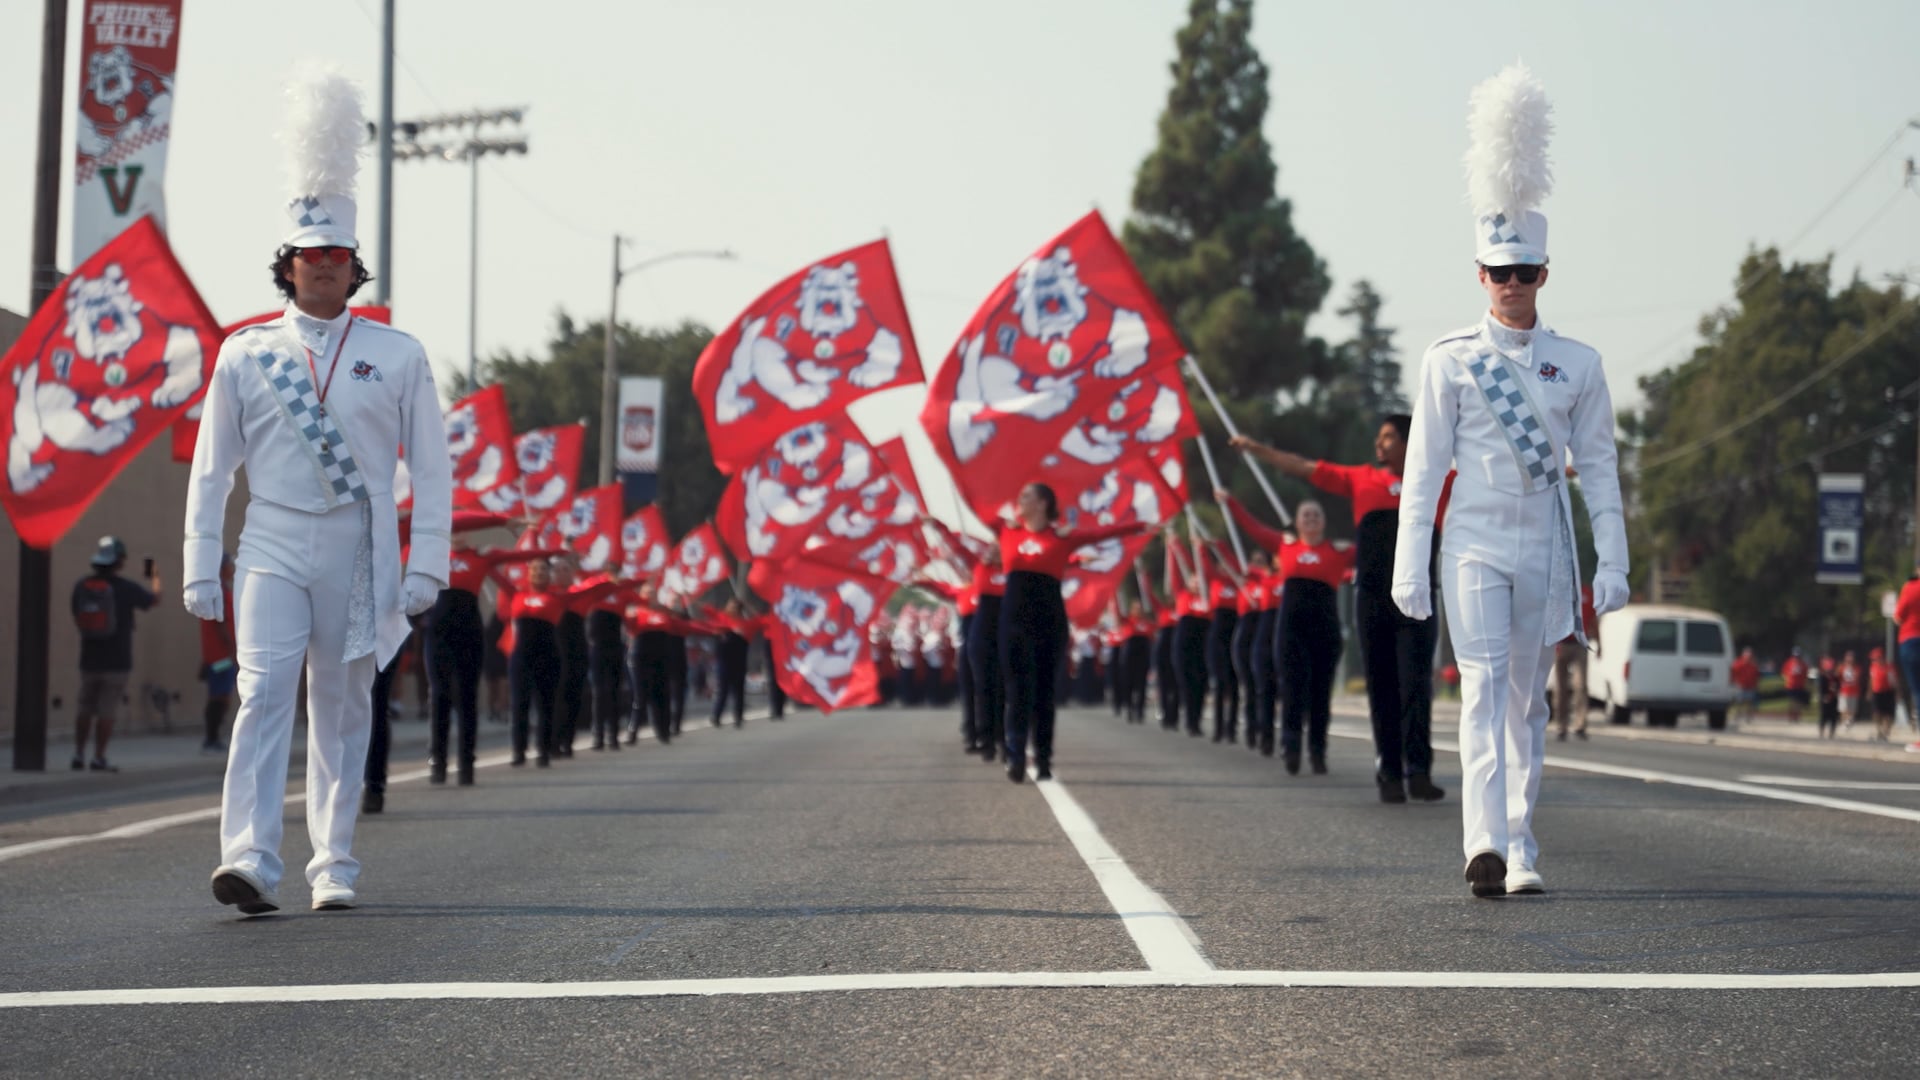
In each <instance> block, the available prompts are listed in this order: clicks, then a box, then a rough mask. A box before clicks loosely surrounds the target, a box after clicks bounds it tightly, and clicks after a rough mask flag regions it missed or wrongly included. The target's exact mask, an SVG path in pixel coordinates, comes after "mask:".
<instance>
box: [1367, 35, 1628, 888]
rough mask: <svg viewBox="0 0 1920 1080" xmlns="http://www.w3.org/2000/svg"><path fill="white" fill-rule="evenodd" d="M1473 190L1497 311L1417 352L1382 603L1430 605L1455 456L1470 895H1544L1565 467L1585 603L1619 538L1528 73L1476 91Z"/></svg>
mask: <svg viewBox="0 0 1920 1080" xmlns="http://www.w3.org/2000/svg"><path fill="white" fill-rule="evenodd" d="M1472 112H1473V116H1472V118H1471V121H1470V125H1469V126H1470V129H1471V130H1472V132H1473V145H1472V148H1471V149H1470V150H1469V152H1468V183H1469V189H1470V191H1471V193H1472V196H1473V203H1474V206H1473V209H1474V212H1475V213H1476V215H1477V218H1476V221H1475V226H1474V241H1475V242H1474V248H1475V261H1476V263H1477V264H1478V266H1479V270H1478V276H1479V280H1480V284H1481V286H1482V287H1483V288H1484V289H1485V290H1486V292H1487V297H1488V300H1489V301H1490V305H1489V306H1490V310H1489V311H1488V312H1487V313H1486V314H1485V315H1484V316H1482V317H1481V319H1480V321H1479V322H1477V323H1475V324H1473V325H1471V326H1468V327H1466V328H1464V329H1461V330H1457V331H1455V332H1453V333H1451V334H1447V335H1445V336H1444V337H1442V338H1441V339H1440V340H1438V341H1436V342H1434V343H1433V345H1431V346H1429V347H1428V349H1427V351H1426V355H1425V356H1424V357H1423V358H1422V360H1421V374H1420V389H1419V393H1418V395H1417V397H1416V398H1415V400H1414V410H1413V431H1412V437H1411V441H1410V445H1409V448H1408V451H1407V465H1406V479H1405V484H1404V486H1403V489H1402V492H1401V505H1400V532H1399V539H1398V543H1397V545H1396V550H1395V556H1394V571H1393V600H1394V603H1395V604H1396V605H1398V606H1399V608H1400V610H1401V611H1402V612H1404V613H1405V614H1406V616H1407V617H1408V618H1410V619H1415V620H1421V619H1426V618H1427V617H1428V616H1430V615H1431V614H1432V613H1433V593H1432V583H1431V581H1430V578H1429V571H1428V559H1429V553H1430V551H1431V549H1432V543H1433V533H1434V529H1435V527H1436V524H1437V520H1436V515H1437V509H1438V506H1439V502H1440V495H1441V491H1442V489H1443V488H1444V487H1445V484H1446V477H1447V473H1448V470H1449V468H1450V467H1451V466H1452V465H1454V464H1455V463H1458V464H1459V465H1460V473H1459V477H1458V479H1457V480H1456V481H1455V482H1454V485H1453V497H1452V503H1451V508H1450V509H1449V511H1448V516H1447V528H1446V530H1445V531H1444V533H1442V535H1441V542H1440V563H1439V575H1440V586H1441V589H1442V590H1443V592H1444V594H1445V598H1446V614H1447V629H1448V633H1449V635H1450V636H1451V638H1452V641H1453V648H1454V653H1455V656H1456V657H1457V658H1458V662H1459V666H1460V683H1461V696H1462V704H1461V711H1460V764H1461V771H1462V774H1463V775H1462V778H1461V788H1462V792H1461V803H1462V807H1461V809H1462V817H1463V824H1464V829H1463V832H1464V850H1465V853H1466V859H1467V869H1466V877H1467V882H1468V884H1469V886H1470V888H1471V891H1472V892H1473V895H1475V896H1500V895H1504V894H1507V893H1537V892H1541V891H1543V889H1544V884H1543V881H1542V878H1541V876H1540V873H1539V871H1538V869H1537V867H1536V861H1535V860H1536V859H1537V857H1538V854H1539V849H1538V845H1537V843H1536V842H1535V839H1534V835H1533V808H1534V803H1535V801H1536V800H1537V799H1538V797H1539V791H1540V768H1541V758H1542V756H1543V754H1544V751H1545V743H1546V731H1547V712H1548V710H1547V696H1546V685H1545V684H1546V679H1547V673H1548V670H1549V668H1550V665H1551V663H1552V657H1553V650H1554V646H1555V645H1556V644H1557V643H1558V642H1560V641H1562V640H1564V639H1566V638H1567V637H1569V636H1572V637H1575V638H1576V639H1578V640H1581V641H1583V642H1584V641H1585V633H1584V630H1583V628H1582V626H1581V619H1580V562H1579V554H1578V552H1577V551H1576V549H1575V547H1574V541H1573V508H1572V502H1571V499H1570V497H1569V496H1568V493H1567V478H1566V462H1567V456H1568V455H1569V454H1571V456H1572V465H1573V468H1574V469H1575V470H1577V472H1578V473H1579V476H1580V483H1581V494H1582V495H1583V496H1585V499H1586V504H1587V512H1588V516H1589V518H1590V519H1591V521H1592V525H1593V543H1594V550H1595V552H1596V554H1597V555H1598V559H1599V562H1598V566H1597V568H1596V570H1595V572H1594V576H1593V606H1594V611H1595V612H1596V613H1597V614H1598V615H1605V614H1606V613H1607V612H1609V611H1613V610H1615V609H1617V608H1619V607H1621V606H1623V605H1624V604H1625V603H1626V602H1627V599H1628V591H1627V531H1626V523H1625V520H1624V518H1623V517H1622V510H1621V500H1620V482H1619V477H1618V474H1617V472H1616V457H1615V450H1614V443H1613V424H1614V420H1613V403H1612V399H1611V396H1610V394H1609V393H1608V390H1607V377H1606V372H1605V370H1604V369H1603V368H1602V367H1601V364H1600V354H1599V353H1597V352H1595V351H1594V350H1593V349H1591V348H1589V347H1588V346H1586V345H1583V344H1581V343H1579V342H1577V341H1574V340H1573V339H1571V338H1566V337H1562V336H1560V335H1559V334H1558V333H1557V332H1555V331H1554V330H1552V329H1551V328H1549V327H1547V326H1545V325H1543V324H1542V323H1541V321H1540V317H1539V311H1538V300H1539V293H1540V289H1541V288H1542V287H1543V286H1545V285H1546V283H1547V219H1546V218H1545V217H1543V216H1542V215H1541V214H1540V213H1539V212H1538V211H1537V210H1535V209H1534V207H1535V206H1536V205H1537V204H1538V202H1539V201H1540V199H1541V198H1542V197H1544V196H1545V195H1546V194H1547V193H1548V191H1549V190H1550V189H1551V185H1552V177H1551V173H1550V172H1549V170H1548V166H1547V158H1546V139H1547V135H1548V133H1549V132H1550V131H1551V119H1550V112H1551V107H1550V106H1549V105H1548V103H1547V100H1546V94H1545V91H1544V90H1543V88H1542V87H1541V86H1540V83H1539V81H1538V80H1537V79H1535V78H1534V77H1533V75H1532V74H1531V73H1530V72H1528V71H1527V70H1526V68H1524V67H1521V66H1519V65H1515V66H1513V67H1510V68H1508V69H1507V70H1505V71H1503V72H1502V73H1501V74H1500V75H1498V76H1496V77H1495V78H1493V79H1491V80H1489V81H1487V82H1485V83H1483V84H1481V85H1480V86H1479V87H1478V88H1476V89H1475V90H1474V92H1473V98H1472Z"/></svg>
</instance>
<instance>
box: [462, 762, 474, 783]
mask: <svg viewBox="0 0 1920 1080" xmlns="http://www.w3.org/2000/svg"><path fill="white" fill-rule="evenodd" d="M459 782H460V786H461V787H472V786H473V766H472V765H462V766H460V781H459Z"/></svg>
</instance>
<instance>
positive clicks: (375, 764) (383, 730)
mask: <svg viewBox="0 0 1920 1080" xmlns="http://www.w3.org/2000/svg"><path fill="white" fill-rule="evenodd" d="M406 654H407V651H406V649H405V648H404V647H403V648H402V649H401V650H400V651H399V652H396V653H394V654H393V661H392V662H391V663H389V664H388V665H387V666H386V667H383V668H381V669H380V670H379V672H377V673H376V674H375V675H374V676H373V730H372V731H371V732H369V733H368V736H367V767H366V772H365V776H366V782H367V790H368V791H371V792H373V793H374V794H376V795H380V794H384V793H385V792H386V790H387V756H388V748H389V747H390V746H391V745H392V742H393V721H392V719H391V718H390V717H389V716H388V712H389V709H388V704H389V703H390V702H391V701H392V700H393V699H392V697H391V695H392V694H393V673H394V672H395V671H398V670H399V668H400V658H401V657H402V656H405V655H406Z"/></svg>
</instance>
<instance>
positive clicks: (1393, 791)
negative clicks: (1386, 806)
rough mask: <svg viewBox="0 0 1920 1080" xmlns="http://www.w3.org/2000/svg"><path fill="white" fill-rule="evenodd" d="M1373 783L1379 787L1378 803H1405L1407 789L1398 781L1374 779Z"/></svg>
mask: <svg viewBox="0 0 1920 1080" xmlns="http://www.w3.org/2000/svg"><path fill="white" fill-rule="evenodd" d="M1374 783H1375V784H1378V785H1379V786H1380V801H1381V802H1383V803H1404V802H1406V801H1407V789H1406V788H1405V787H1404V786H1403V785H1402V784H1401V783H1400V781H1398V780H1387V779H1383V778H1379V777H1376V778H1375V779H1374Z"/></svg>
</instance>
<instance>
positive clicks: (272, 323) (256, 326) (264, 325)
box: [227, 316, 286, 341]
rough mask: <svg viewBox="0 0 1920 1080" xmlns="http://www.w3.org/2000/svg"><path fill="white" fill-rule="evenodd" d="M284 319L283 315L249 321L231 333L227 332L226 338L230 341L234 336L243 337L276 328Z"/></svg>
mask: <svg viewBox="0 0 1920 1080" xmlns="http://www.w3.org/2000/svg"><path fill="white" fill-rule="evenodd" d="M285 321H286V318H285V316H276V317H275V318H271V319H268V320H267V321H266V322H257V323H249V324H248V325H246V326H243V327H241V328H240V329H238V330H235V331H234V332H233V333H231V334H228V335H227V340H229V341H231V340H233V339H235V338H240V337H245V336H246V335H248V334H254V333H259V332H260V331H262V330H277V329H279V328H280V326H281V324H282V323H284V322H285Z"/></svg>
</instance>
